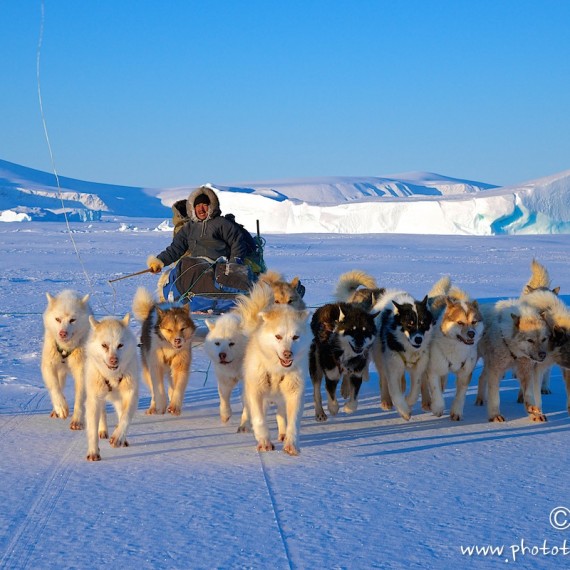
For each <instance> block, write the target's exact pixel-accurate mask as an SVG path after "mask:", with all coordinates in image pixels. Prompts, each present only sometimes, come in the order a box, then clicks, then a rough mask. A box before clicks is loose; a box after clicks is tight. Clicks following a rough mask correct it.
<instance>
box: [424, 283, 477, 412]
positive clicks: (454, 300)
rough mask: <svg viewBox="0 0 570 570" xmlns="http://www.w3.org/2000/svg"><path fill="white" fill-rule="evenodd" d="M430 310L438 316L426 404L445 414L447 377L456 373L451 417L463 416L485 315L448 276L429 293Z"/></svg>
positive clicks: (427, 379) (431, 354) (425, 388)
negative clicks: (453, 285)
mask: <svg viewBox="0 0 570 570" xmlns="http://www.w3.org/2000/svg"><path fill="white" fill-rule="evenodd" d="M428 298H429V307H430V311H431V312H432V313H433V315H434V318H435V326H434V330H433V335H432V338H431V342H430V345H429V363H428V367H427V369H426V372H425V376H424V379H423V381H422V407H423V408H424V409H431V411H432V412H433V414H434V415H436V416H441V415H442V414H443V410H444V400H443V390H445V385H446V382H447V376H448V374H449V373H450V372H453V373H454V374H455V376H456V392H455V398H454V400H453V404H452V405H451V411H450V419H452V420H455V421H459V420H460V419H461V418H462V416H463V408H464V406H465V396H466V394H467V388H468V386H469V383H470V382H471V376H472V374H473V370H474V369H475V364H476V363H477V358H478V356H477V344H478V343H479V340H480V339H481V335H482V334H483V329H484V325H483V316H482V314H481V312H480V310H479V305H478V303H477V301H475V300H471V299H470V298H469V295H468V294H467V293H466V292H464V291H462V290H461V289H459V288H457V287H452V286H451V280H450V278H449V277H448V276H446V277H442V278H441V279H440V280H439V281H438V282H437V283H436V284H435V285H434V286H433V288H432V289H431V291H430V292H429V293H428Z"/></svg>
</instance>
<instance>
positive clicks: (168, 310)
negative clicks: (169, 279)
mask: <svg viewBox="0 0 570 570" xmlns="http://www.w3.org/2000/svg"><path fill="white" fill-rule="evenodd" d="M133 313H134V314H135V317H136V318H137V319H138V320H139V321H141V323H142V334H141V344H142V347H141V354H142V366H143V378H144V380H145V382H146V383H147V385H148V387H149V388H150V390H151V393H152V399H151V402H150V407H149V409H148V410H147V414H164V413H165V411H167V410H168V412H169V413H170V414H173V415H175V416H179V415H180V413H181V411H182V403H183V401H184V393H185V392H186V387H187V385H188V377H189V375H190V365H191V364H192V335H193V334H194V331H195V330H196V326H195V325H194V321H192V318H191V317H190V313H189V305H179V304H175V303H160V304H157V303H156V302H155V301H154V299H153V297H152V295H151V293H150V292H149V291H147V290H146V289H145V288H144V287H139V289H137V292H136V294H135V298H134V299H133ZM166 373H168V381H169V389H168V396H169V400H170V402H169V404H168V408H167V407H166V393H165V390H164V376H165V374H166Z"/></svg>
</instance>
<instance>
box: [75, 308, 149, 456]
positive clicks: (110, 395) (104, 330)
mask: <svg viewBox="0 0 570 570" xmlns="http://www.w3.org/2000/svg"><path fill="white" fill-rule="evenodd" d="M89 322H90V324H91V334H90V335H89V339H88V341H87V345H86V360H85V388H86V393H87V399H86V416H85V417H86V424H87V460H88V461H99V460H100V459H101V455H100V452H99V438H101V439H106V438H107V437H108V435H107V417H106V414H105V401H106V400H109V401H110V402H111V403H112V404H113V406H114V407H115V410H116V411H117V416H118V424H117V427H116V428H115V431H114V432H113V434H112V435H111V437H110V438H109V443H110V444H111V445H112V446H113V447H127V446H128V445H129V444H128V442H127V430H128V429H129V425H130V423H131V420H132V418H133V415H134V413H135V410H136V409H137V405H138V394H139V384H138V376H139V370H138V362H137V343H136V340H135V337H134V335H133V333H132V332H131V331H130V330H129V315H128V314H127V315H125V317H124V318H123V319H122V320H119V319H115V318H113V317H105V318H104V319H102V320H101V321H97V320H95V318H94V317H89Z"/></svg>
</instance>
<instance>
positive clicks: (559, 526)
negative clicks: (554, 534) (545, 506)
mask: <svg viewBox="0 0 570 570" xmlns="http://www.w3.org/2000/svg"><path fill="white" fill-rule="evenodd" d="M550 524H551V525H552V528H555V529H556V530H567V529H569V528H570V509H568V508H567V507H556V508H554V509H552V511H550Z"/></svg>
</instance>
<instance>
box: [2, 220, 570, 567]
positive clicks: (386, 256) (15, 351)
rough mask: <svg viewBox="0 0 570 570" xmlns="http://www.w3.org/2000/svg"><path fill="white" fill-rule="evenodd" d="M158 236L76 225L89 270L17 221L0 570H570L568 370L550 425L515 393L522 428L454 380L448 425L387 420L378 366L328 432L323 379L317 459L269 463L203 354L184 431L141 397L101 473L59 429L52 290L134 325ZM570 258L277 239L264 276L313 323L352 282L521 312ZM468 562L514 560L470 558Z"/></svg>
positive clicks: (6, 267) (375, 241)
mask: <svg viewBox="0 0 570 570" xmlns="http://www.w3.org/2000/svg"><path fill="white" fill-rule="evenodd" d="M159 221H160V220H156V219H142V218H141V219H129V218H112V217H108V218H104V219H103V221H102V222H98V223H93V224H86V223H83V224H81V223H77V224H71V229H72V233H71V236H72V237H73V240H74V242H75V245H76V247H77V249H78V251H79V257H78V256H77V255H76V253H75V251H74V246H73V244H72V243H71V241H70V235H69V234H68V232H67V229H66V226H65V224H62V223H57V222H56V223H37V222H28V223H13V224H0V240H1V243H2V250H1V253H0V262H1V263H2V267H3V270H2V273H1V275H0V282H1V289H0V291H1V293H0V457H1V458H2V459H1V461H0V481H1V482H2V484H1V488H0V504H1V505H2V509H0V567H1V568H34V569H35V568H54V567H58V568H89V569H92V568H123V569H130V568H137V569H146V568H148V569H154V568H177V569H185V568H192V569H194V568H197V569H202V568H204V569H209V568H255V569H258V568H275V569H287V568H295V569H305V568H307V569H309V568H310V569H314V568H348V569H365V568H394V569H403V568H406V569H412V568H417V569H420V568H421V569H431V568H434V569H449V568H471V567H473V568H485V569H486V568H497V567H499V566H500V567H503V568H504V567H505V564H506V563H508V566H509V567H510V566H511V565H512V564H513V563H515V564H516V567H520V568H530V567H532V568H545V569H546V568H548V569H550V568H564V567H567V565H568V560H569V555H568V554H566V555H565V554H564V552H563V550H562V549H563V548H564V546H565V544H566V541H567V540H569V539H570V530H568V529H566V530H556V529H554V528H553V526H552V525H551V524H550V522H549V517H550V513H551V512H552V511H553V509H555V508H557V507H563V508H565V509H566V508H569V507H570V498H569V496H568V492H567V477H566V474H567V472H568V467H569V460H568V454H567V447H568V437H569V435H570V419H569V417H568V412H567V410H566V402H565V392H564V388H563V383H562V381H561V373H560V370H559V369H557V368H556V369H554V372H553V375H552V390H553V394H552V395H549V396H545V397H544V410H545V412H546V414H547V416H548V422H547V423H545V424H532V423H530V422H529V421H528V420H527V419H526V414H525V412H524V411H523V409H522V406H521V405H519V404H517V403H516V395H517V390H518V385H517V383H516V381H515V380H513V379H511V378H507V379H506V380H504V382H503V383H502V390H501V398H502V411H503V413H504V415H505V416H506V417H507V419H508V421H507V422H506V423H505V424H490V423H488V422H487V420H486V411H485V409H483V408H477V407H475V406H474V405H473V402H474V397H475V391H476V379H474V381H473V383H472V385H471V387H470V390H469V394H468V398H467V403H466V408H465V418H464V420H463V421H461V422H451V421H450V420H449V416H448V415H447V412H448V410H449V405H450V400H451V398H452V393H453V387H454V383H453V381H452V382H451V383H450V385H449V387H448V390H447V392H446V415H444V417H442V418H435V417H433V416H432V415H431V414H429V413H424V412H422V410H421V408H420V406H419V404H418V405H416V407H415V408H414V415H413V416H412V419H411V420H410V421H409V422H406V421H404V420H402V419H401V418H399V416H397V414H396V413H395V412H383V411H381V410H380V408H379V393H378V383H377V375H376V372H375V370H374V369H373V368H371V379H370V381H369V382H368V383H367V384H365V385H364V386H363V389H362V392H361V399H360V407H359V409H358V411H357V412H356V413H355V414H353V415H350V416H348V415H346V414H344V413H342V412H341V413H340V414H339V415H338V416H337V417H336V418H330V419H329V421H327V422H326V423H317V422H316V421H315V419H314V411H313V404H312V389H311V387H310V381H309V380H308V379H307V392H306V398H305V408H304V415H303V420H302V424H301V455H300V456H299V457H289V456H286V455H284V454H283V453H282V452H281V451H280V446H277V450H276V451H275V452H272V453H265V454H259V453H257V452H256V451H255V445H254V440H253V436H252V435H251V434H238V433H236V428H237V425H238V421H239V414H238V413H236V412H238V411H239V410H240V409H241V408H240V406H241V404H240V399H239V395H238V394H237V393H236V394H235V396H234V398H233V405H234V416H233V417H232V418H231V420H230V422H229V425H221V423H220V420H219V417H218V409H217V407H218V399H217V390H216V383H215V378H214V377H213V374H212V372H211V371H209V370H208V368H209V367H208V360H207V358H206V356H205V354H204V352H203V349H202V348H201V346H200V344H199V343H197V344H196V345H195V351H194V362H193V366H192V375H191V379H190V383H189V389H188V392H187V395H186V399H185V408H184V411H183V415H182V416H180V417H177V418H173V417H166V416H165V417H156V416H154V417H151V416H146V415H145V414H144V410H145V409H146V407H147V406H148V402H149V395H148V391H147V390H146V388H142V390H141V399H140V403H139V410H138V413H137V415H136V417H135V421H134V423H133V425H132V427H131V430H130V437H129V440H130V443H131V446H130V447H129V448H123V449H118V450H115V449H112V448H111V447H110V446H109V445H108V444H107V443H106V442H103V444H102V447H101V452H102V456H103V460H102V461H101V462H99V463H95V464H94V463H88V462H87V461H86V460H85V455H86V439H85V434H84V433H83V432H72V431H71V430H70V429H69V427H68V425H69V420H54V419H50V418H49V412H50V410H51V405H50V401H49V396H48V395H47V392H46V390H45V388H44V386H43V382H42V379H41V375H40V370H39V362H40V354H41V342H42V319H41V314H42V312H43V310H44V306H45V293H46V292H48V291H49V292H51V293H57V292H58V291H60V290H62V289H64V288H72V289H77V290H79V291H81V292H83V293H87V292H90V291H91V293H92V304H93V308H94V310H95V312H96V314H97V315H103V314H109V313H110V314H117V315H122V314H124V313H125V312H127V311H130V305H131V301H132V296H133V294H134V292H135V290H136V287H137V286H139V285H144V286H147V287H148V288H150V289H154V287H155V283H156V278H155V277H153V276H150V275H143V276H140V277H135V278H132V279H127V280H123V281H119V282H117V283H115V284H114V286H113V287H111V286H110V285H109V284H108V283H107V280H108V279H112V278H114V277H118V276H121V275H124V274H127V273H130V272H134V271H137V270H140V269H142V268H144V260H145V259H146V256H147V255H148V254H149V253H157V252H158V251H160V250H161V249H163V248H164V247H165V246H166V245H167V244H168V243H169V242H170V233H169V232H168V231H158V230H157V226H158V223H159ZM569 246H570V236H569V235H563V234H560V235H522V236H521V235H519V236H507V235H503V236H489V237H469V236H449V235H448V236H435V235H433V236H423V235H397V234H389V235H388V234H378V235H332V234H298V235H267V245H266V261H267V263H268V266H269V267H271V268H273V269H276V270H278V271H282V272H283V273H284V274H285V275H286V276H288V277H289V278H291V277H293V276H295V275H299V276H300V277H301V279H302V282H303V283H304V284H305V286H306V288H307V294H306V297H305V300H306V301H307V303H308V305H309V306H311V307H317V306H319V305H321V304H323V303H325V302H328V301H330V300H332V291H333V289H334V285H335V283H336V280H337V278H338V276H339V275H340V274H342V273H343V272H345V271H348V270H350V269H354V268H360V269H363V270H366V271H368V272H370V273H371V274H373V275H374V276H376V278H377V279H378V282H379V283H380V284H381V285H383V286H387V287H401V288H404V289H406V290H408V291H410V292H411V293H412V294H413V295H415V296H417V297H419V296H423V295H424V294H425V293H426V292H427V290H428V289H429V287H430V286H431V284H432V283H433V282H434V281H435V280H436V279H438V278H439V277H440V276H441V275H443V274H449V275H451V277H452V279H453V281H454V282H455V283H456V284H457V285H459V286H461V287H463V288H465V289H466V290H467V291H469V292H470V293H471V294H472V295H473V296H475V297H477V298H481V299H483V298H486V299H489V298H494V297H505V296H517V295H518V293H519V291H520V290H521V287H522V285H523V284H524V283H525V282H526V280H527V279H528V276H529V272H530V262H531V259H532V258H533V257H536V258H537V259H538V260H539V261H541V262H542V263H543V264H545V265H546V267H547V268H548V269H549V271H550V275H551V277H552V280H553V284H554V285H560V286H561V287H562V292H563V293H567V292H568V291H569V290H570V266H569V264H568V248H569ZM87 277H88V279H89V282H90V283H91V285H89V284H88V282H87ZM568 300H569V299H568V298H566V301H567V302H568ZM132 326H133V330H134V331H135V332H136V333H138V326H137V324H136V323H135V322H133V324H132ZM479 373H480V367H478V368H477V371H476V376H477V375H478V374H479ZM67 393H68V396H71V394H72V383H68V390H67ZM271 425H272V431H273V433H275V430H276V424H275V422H274V420H272V423H271ZM559 512H561V513H562V515H561V516H560V517H558V519H557V520H558V521H559V522H560V521H562V522H563V521H564V520H565V518H564V517H565V516H567V511H564V510H563V511H559ZM565 513H566V515H565ZM567 518H568V520H569V522H570V516H567ZM470 546H473V547H475V546H478V547H485V546H493V547H496V548H499V547H502V548H503V550H502V552H501V553H500V554H499V553H498V552H496V553H495V554H491V553H489V552H487V553H486V554H484V553H480V554H472V555H469V554H468V553H467V554H463V553H462V547H463V548H465V547H470ZM521 548H522V551H524V554H523V552H521ZM533 548H534V550H533ZM539 548H542V549H543V550H542V551H539V550H538V549H539ZM517 549H518V550H519V551H518V552H517ZM525 549H530V550H528V551H527V550H525ZM568 550H569V551H570V548H569V549H568Z"/></svg>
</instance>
